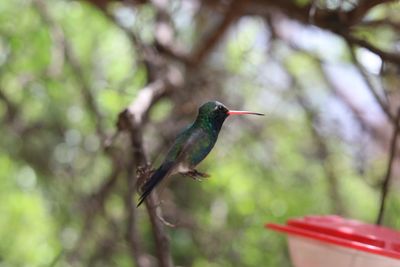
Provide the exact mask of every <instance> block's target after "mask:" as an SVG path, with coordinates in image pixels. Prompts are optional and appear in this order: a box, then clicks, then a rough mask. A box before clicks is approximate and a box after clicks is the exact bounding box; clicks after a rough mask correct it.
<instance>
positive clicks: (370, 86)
mask: <svg viewBox="0 0 400 267" xmlns="http://www.w3.org/2000/svg"><path fill="white" fill-rule="evenodd" d="M348 46H349V50H350V55H351V58H352V60H353V63H354V66H355V67H356V68H357V70H358V72H359V73H360V75H361V77H362V78H363V79H364V82H365V83H366V85H367V88H368V89H369V91H370V92H371V94H372V95H373V97H374V98H375V100H376V102H377V103H378V105H379V107H380V108H381V110H382V112H383V113H384V114H385V115H386V116H387V118H388V120H389V121H390V122H394V118H393V115H392V114H391V113H390V108H389V106H388V104H387V103H385V102H384V101H383V100H382V99H381V97H380V96H379V95H378V93H377V89H376V88H375V86H374V85H373V83H372V82H371V80H370V78H369V77H368V74H367V73H366V72H365V70H364V68H363V66H361V64H360V62H358V59H357V56H356V54H355V52H354V47H353V46H352V45H351V44H350V43H348Z"/></svg>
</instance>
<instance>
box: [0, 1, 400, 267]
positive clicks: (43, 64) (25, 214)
mask: <svg viewBox="0 0 400 267" xmlns="http://www.w3.org/2000/svg"><path fill="white" fill-rule="evenodd" d="M399 12H400V4H399V2H398V1H390V0H358V1H347V0H338V1H336V0H321V1H317V0H316V1H313V2H310V1H308V0H296V1H294V0H254V1H246V0H226V1H225V0H215V1H213V0H171V1H167V0H152V1H150V0H148V1H146V0H125V1H118V0H110V1H107V0H86V1H67V0H14V1H0V118H1V120H0V121H1V128H0V129H1V131H0V132H1V138H0V266H1V267H20V266H21V267H22V266H24V267H25V266H26V267H28V266H65V267H67V266H121V267H125V266H161V265H162V261H161V260H160V256H159V253H157V250H158V246H157V243H156V242H155V241H154V232H153V231H152V229H153V227H154V224H152V223H151V222H150V220H149V216H148V215H149V214H151V212H152V211H151V209H146V207H145V206H142V207H140V208H139V209H136V208H135V205H136V201H137V194H136V189H137V183H136V181H137V177H136V176H137V175H136V169H137V168H138V167H139V165H140V160H138V158H137V157H139V156H140V155H138V154H135V153H136V152H137V151H136V150H135V147H136V148H137V147H138V146H139V147H140V148H142V149H143V150H142V151H141V152H140V153H141V156H142V157H143V155H145V157H147V161H148V162H149V163H150V164H151V165H152V166H157V164H159V162H160V161H161V160H162V155H163V154H164V153H165V152H166V150H167V148H168V145H169V144H171V141H172V140H173V139H174V137H175V136H176V134H177V133H178V132H179V131H180V130H181V129H182V128H183V127H184V126H185V125H187V124H188V123H190V122H191V121H192V120H193V119H194V118H195V116H196V113H197V108H198V106H199V105H201V104H202V103H203V102H205V101H207V100H219V101H221V102H223V103H224V104H226V105H227V106H228V107H230V108H232V109H248V110H254V111H258V112H263V113H265V114H266V116H265V117H251V116H248V117H240V118H239V117H235V118H229V119H228V120H227V121H226V122H225V124H224V127H223V129H222V131H221V133H220V137H219V140H218V142H217V145H216V146H215V148H214V150H213V151H212V153H211V154H210V155H209V156H208V157H207V159H206V160H205V161H204V162H203V163H202V164H201V165H200V167H199V170H201V171H205V172H207V173H209V174H210V175H211V178H209V179H206V180H204V181H202V182H197V181H193V180H191V179H188V178H183V177H179V176H178V177H174V179H171V181H170V182H169V183H168V184H166V185H164V186H162V187H160V188H159V190H158V193H159V194H158V195H159V199H160V201H161V204H160V205H159V206H158V208H157V210H158V211H162V215H161V216H160V219H159V222H162V224H161V226H162V227H161V228H162V229H161V230H162V231H163V234H165V235H167V236H168V238H169V245H170V250H168V249H167V250H166V251H165V252H166V253H167V254H169V253H170V254H171V255H172V259H173V262H174V265H176V266H194V267H203V266H204V267H207V266H209V267H214V266H270V267H278V266H283V267H285V266H290V260H289V255H288V251H287V247H286V243H285V238H284V236H282V235H280V234H277V233H274V232H271V231H267V230H266V229H264V227H263V225H264V223H266V222H277V223H284V222H285V221H286V220H287V219H288V218H292V217H297V216H304V215H310V214H339V215H343V216H347V217H352V218H356V219H360V220H363V221H366V222H371V223H373V222H375V220H376V217H377V215H378V209H379V204H380V190H381V185H382V181H383V179H384V176H385V173H386V172H387V165H388V163H387V162H388V159H389V157H390V155H389V150H390V142H391V138H392V135H393V129H394V128H395V127H394V125H395V121H396V110H397V108H398V106H399V104H400V101H399V100H400V99H399V93H400V91H399V85H400V79H399V74H400V56H399V55H400V54H399V52H400V35H399V32H400V20H399V16H398V14H399ZM138 110H139V111H138ZM140 111H143V113H141V115H140V116H139V117H135V116H136V115H135V114H137V112H139V113H140ZM135 112H136V113H135ZM127 114H128V115H127ZM132 114H133V115H132ZM123 118H128V119H127V120H128V123H124V119H123ZM132 118H133V119H135V118H139V119H138V121H137V122H136V123H137V124H135V125H133V126H132V125H130V124H129V120H131V119H132ZM131 122H132V120H131ZM127 125H128V126H127ZM131 126H132V127H131ZM135 141H139V143H135ZM397 150H398V148H395V151H396V152H397ZM142 160H143V159H142ZM399 172H400V168H399V164H398V160H396V158H395V159H394V164H393V167H392V181H391V183H390V192H389V195H388V197H387V206H386V212H385V217H384V224H385V225H387V226H390V227H393V228H397V229H398V228H400V216H399V214H400V197H399V196H400V194H399V180H398V177H399ZM153 211H154V210H153ZM158 214H159V215H160V213H158ZM161 219H162V220H164V221H162V220H161ZM168 223H169V224H172V225H173V227H171V226H168ZM167 243H168V242H167ZM164 266H168V265H164ZM169 266H170V265H169Z"/></svg>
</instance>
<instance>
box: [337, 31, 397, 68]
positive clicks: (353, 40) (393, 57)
mask: <svg viewBox="0 0 400 267" xmlns="http://www.w3.org/2000/svg"><path fill="white" fill-rule="evenodd" d="M339 35H341V36H343V37H344V38H345V39H346V40H347V42H348V43H350V44H352V45H357V46H361V47H363V48H365V49H368V50H369V51H371V52H372V53H374V54H376V55H378V56H379V57H380V58H381V59H382V60H385V61H389V62H392V63H394V64H397V65H400V54H398V53H391V52H386V51H384V50H382V49H380V48H378V47H376V46H374V45H372V44H370V43H369V42H367V41H365V40H363V39H360V38H357V37H355V36H353V35H351V34H349V33H344V32H341V33H339Z"/></svg>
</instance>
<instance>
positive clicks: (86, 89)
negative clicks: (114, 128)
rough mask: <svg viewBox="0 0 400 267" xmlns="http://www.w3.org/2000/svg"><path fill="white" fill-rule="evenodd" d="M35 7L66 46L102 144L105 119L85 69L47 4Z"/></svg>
mask: <svg viewBox="0 0 400 267" xmlns="http://www.w3.org/2000/svg"><path fill="white" fill-rule="evenodd" d="M33 3H34V6H35V7H36V9H37V11H38V13H39V15H40V16H41V18H42V20H43V22H44V23H45V24H46V25H48V27H49V28H50V29H53V30H54V29H55V30H56V31H57V38H58V42H62V43H63V44H64V50H65V51H64V53H65V56H66V61H67V62H68V63H69V65H70V66H71V69H72V71H73V73H74V75H75V77H76V79H77V81H78V83H79V84H80V85H81V93H82V96H83V98H84V100H85V102H86V104H87V106H88V108H89V110H90V111H91V115H92V117H93V119H94V121H95V127H96V131H97V134H98V136H99V137H100V140H102V144H103V143H104V141H105V139H106V134H105V130H104V126H103V118H102V115H101V114H100V111H99V109H98V107H97V104H96V100H95V96H94V95H93V89H92V88H91V86H90V84H89V82H88V81H87V80H86V78H85V77H84V75H83V73H84V71H83V67H82V65H81V63H80V62H79V60H78V57H77V56H76V54H75V52H74V50H73V48H72V45H71V44H70V42H69V41H68V40H67V38H65V35H64V33H63V31H62V29H61V27H60V26H59V25H57V23H56V22H55V21H54V19H53V18H52V17H51V15H50V13H49V12H48V9H47V6H46V3H45V2H44V1H43V0H33Z"/></svg>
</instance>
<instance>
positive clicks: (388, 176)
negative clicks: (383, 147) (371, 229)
mask: <svg viewBox="0 0 400 267" xmlns="http://www.w3.org/2000/svg"><path fill="white" fill-rule="evenodd" d="M399 130H400V108H399V109H398V110H397V116H396V119H395V125H394V129H393V136H392V141H391V144H390V154H389V161H388V166H387V169H386V174H385V178H384V180H383V183H382V189H381V201H380V207H379V214H378V218H377V220H376V224H378V225H380V224H382V221H383V216H384V212H385V204H386V199H387V194H388V191H389V185H390V179H391V176H392V166H393V161H394V160H395V156H396V150H397V136H398V134H399Z"/></svg>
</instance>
